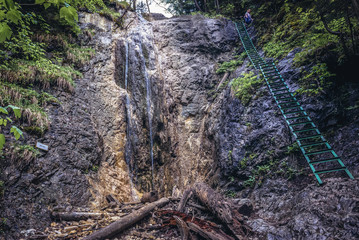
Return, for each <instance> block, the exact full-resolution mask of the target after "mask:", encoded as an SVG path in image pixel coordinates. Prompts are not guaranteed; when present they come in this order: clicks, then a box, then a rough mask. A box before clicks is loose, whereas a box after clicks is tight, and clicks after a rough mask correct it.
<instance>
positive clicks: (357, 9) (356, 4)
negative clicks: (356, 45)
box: [352, 0, 359, 21]
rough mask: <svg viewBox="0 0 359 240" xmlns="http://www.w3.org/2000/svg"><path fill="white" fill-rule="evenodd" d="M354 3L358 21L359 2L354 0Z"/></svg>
mask: <svg viewBox="0 0 359 240" xmlns="http://www.w3.org/2000/svg"><path fill="white" fill-rule="evenodd" d="M352 3H353V7H354V12H355V15H357V18H358V21H359V4H358V1H357V0H352Z"/></svg>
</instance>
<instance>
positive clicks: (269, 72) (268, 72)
mask: <svg viewBox="0 0 359 240" xmlns="http://www.w3.org/2000/svg"><path fill="white" fill-rule="evenodd" d="M273 70H274V71H263V72H264V73H265V74H266V75H268V74H271V73H279V72H278V71H277V70H276V69H273Z"/></svg>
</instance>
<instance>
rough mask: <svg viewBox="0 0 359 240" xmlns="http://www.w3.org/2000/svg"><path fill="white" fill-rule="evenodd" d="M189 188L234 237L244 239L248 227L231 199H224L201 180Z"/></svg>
mask: <svg viewBox="0 0 359 240" xmlns="http://www.w3.org/2000/svg"><path fill="white" fill-rule="evenodd" d="M191 189H192V191H193V192H194V194H195V195H196V196H197V198H198V199H199V200H200V201H201V202H202V203H203V204H204V205H206V206H207V208H208V209H209V210H210V211H211V212H212V213H213V214H215V215H216V216H217V217H218V218H219V219H220V220H221V221H222V222H224V223H225V224H226V225H227V227H228V228H229V229H230V230H231V232H232V233H233V234H234V235H235V236H236V238H238V239H240V240H242V239H246V235H247V231H248V229H249V228H248V227H246V226H244V224H243V218H242V215H241V214H240V213H239V212H238V211H237V210H236V206H235V205H234V203H233V202H232V201H230V200H227V199H225V198H224V197H223V196H222V195H221V194H219V193H217V192H215V191H214V190H213V189H212V188H210V187H209V186H208V185H207V184H205V183H202V182H197V183H195V184H194V185H193V187H192V188H191Z"/></svg>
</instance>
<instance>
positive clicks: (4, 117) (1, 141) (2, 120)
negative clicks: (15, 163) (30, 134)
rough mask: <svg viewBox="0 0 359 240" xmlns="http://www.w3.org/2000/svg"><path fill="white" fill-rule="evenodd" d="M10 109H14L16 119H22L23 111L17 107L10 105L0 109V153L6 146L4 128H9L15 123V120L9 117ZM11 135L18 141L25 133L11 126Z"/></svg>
mask: <svg viewBox="0 0 359 240" xmlns="http://www.w3.org/2000/svg"><path fill="white" fill-rule="evenodd" d="M8 109H12V111H13V112H14V115H15V118H20V117H21V109H20V108H18V107H16V106H13V105H9V106H7V107H0V114H1V115H0V131H1V133H0V151H1V150H2V149H3V148H4V145H5V134H4V133H3V128H5V127H7V125H8V123H12V122H13V120H12V119H11V118H10V117H8V115H9V114H10V113H9V111H8ZM10 133H12V134H13V135H14V137H15V139H16V140H19V138H20V137H22V136H23V132H22V131H21V130H20V129H19V128H17V127H16V126H15V125H11V128H10Z"/></svg>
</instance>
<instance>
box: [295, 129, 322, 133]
mask: <svg viewBox="0 0 359 240" xmlns="http://www.w3.org/2000/svg"><path fill="white" fill-rule="evenodd" d="M315 130H317V129H316V128H307V129H302V130H294V131H293V132H295V133H301V132H310V131H315Z"/></svg>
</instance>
